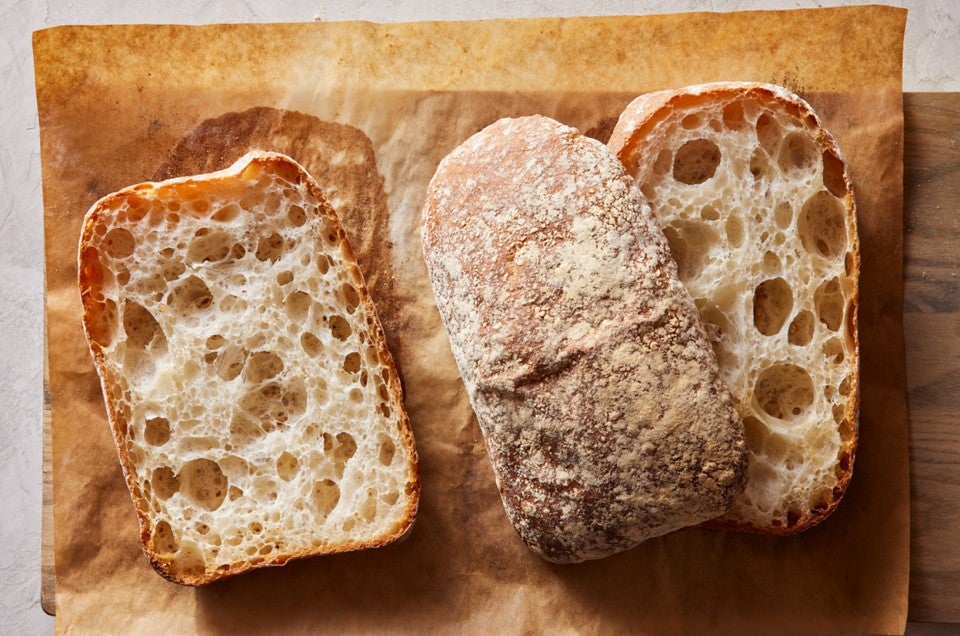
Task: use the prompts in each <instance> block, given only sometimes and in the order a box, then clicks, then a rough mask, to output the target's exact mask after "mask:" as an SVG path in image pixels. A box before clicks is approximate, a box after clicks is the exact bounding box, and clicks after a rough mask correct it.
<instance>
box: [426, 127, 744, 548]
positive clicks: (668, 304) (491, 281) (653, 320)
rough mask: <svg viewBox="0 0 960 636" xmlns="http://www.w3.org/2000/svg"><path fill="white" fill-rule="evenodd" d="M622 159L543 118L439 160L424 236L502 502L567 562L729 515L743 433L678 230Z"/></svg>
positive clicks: (525, 531) (491, 132) (489, 131)
mask: <svg viewBox="0 0 960 636" xmlns="http://www.w3.org/2000/svg"><path fill="white" fill-rule="evenodd" d="M631 184H632V180H631V179H630V178H629V177H628V176H627V175H626V174H625V171H624V169H623V166H622V165H621V164H620V163H619V162H618V161H617V159H616V157H615V156H614V155H613V153H611V152H610V151H609V150H608V149H607V148H606V147H604V146H603V144H601V143H600V142H597V141H595V140H592V139H588V138H587V137H584V136H582V135H580V134H579V133H578V132H577V131H576V130H574V129H572V128H568V127H566V126H562V125H560V124H558V123H557V122H555V121H552V120H550V119H547V118H544V117H539V116H536V117H528V118H521V119H506V120H500V121H498V122H496V123H494V124H493V125H491V126H489V127H488V128H486V129H484V130H483V131H481V132H479V133H477V134H476V135H474V136H473V137H471V138H470V139H468V140H467V141H466V142H465V143H463V144H462V145H461V146H460V147H459V148H457V149H456V150H454V151H453V152H452V153H451V154H450V155H449V156H448V157H446V158H445V159H444V160H443V161H442V162H441V163H440V165H439V167H438V169H437V171H436V174H435V175H434V177H433V179H432V180H431V182H430V185H429V188H428V192H427V198H426V203H425V206H424V209H423V217H422V225H421V236H422V241H423V250H424V256H425V259H426V264H427V267H428V270H429V274H430V280H431V282H432V285H433V289H434V292H435V295H436V300H437V307H438V309H439V311H440V315H441V317H442V319H443V321H444V323H445V325H446V328H447V330H448V333H449V337H450V344H451V347H452V350H453V353H454V356H455V358H456V361H457V364H458V366H459V369H460V372H461V374H462V376H463V379H464V383H465V386H466V390H467V393H468V396H469V399H470V401H471V404H472V406H473V408H474V411H475V413H476V415H477V420H478V422H479V425H480V428H481V430H482V433H483V436H484V439H485V442H486V445H487V450H488V451H489V454H490V458H491V460H492V465H493V469H494V474H495V477H496V480H497V484H498V486H499V489H500V493H501V495H502V498H503V503H504V506H505V509H506V512H507V515H508V517H509V518H510V521H511V522H512V523H513V525H514V527H515V528H516V530H517V532H518V533H519V534H520V536H521V537H522V538H523V540H524V541H526V543H527V544H528V545H529V546H530V547H531V548H532V549H533V550H534V551H536V552H537V553H538V554H540V555H541V556H542V557H544V558H546V559H549V560H551V561H555V562H560V563H566V562H576V561H583V560H586V559H595V558H599V557H603V556H606V555H609V554H612V553H614V552H617V551H620V550H624V549H627V548H630V547H631V546H634V545H636V544H637V543H639V542H641V541H644V540H645V539H648V538H650V537H654V536H657V535H661V534H664V533H666V532H670V531H671V530H674V529H677V528H680V527H683V526H687V525H691V524H696V523H700V522H702V521H705V520H707V519H710V518H713V517H715V516H717V515H719V514H721V513H722V512H723V511H725V510H726V509H727V508H728V507H729V506H730V504H731V503H732V502H733V499H734V497H735V495H736V494H737V493H738V492H739V491H740V489H741V488H742V486H743V482H744V478H745V475H744V471H745V468H746V450H745V442H744V440H743V429H742V425H741V422H740V420H739V417H738V416H737V413H736V410H735V409H734V407H733V404H732V402H731V399H730V395H729V392H728V391H727V389H726V387H725V386H724V385H723V382H722V380H721V378H720V376H719V372H718V369H717V364H716V360H715V359H714V356H713V353H712V351H711V350H710V345H709V343H708V341H707V339H706V336H705V334H704V333H703V331H702V328H701V326H700V322H699V319H698V318H697V315H696V308H695V307H694V305H693V303H692V301H691V299H690V296H689V295H688V294H687V293H686V291H685V290H684V289H683V286H682V284H681V283H680V281H679V279H678V278H677V273H676V267H675V265H674V263H673V261H672V260H671V259H670V257H669V252H668V248H667V243H666V241H665V239H664V236H663V233H662V231H661V230H660V229H659V227H658V226H657V224H656V221H655V220H654V218H653V216H652V215H651V213H650V210H649V208H648V207H647V206H646V204H645V203H644V202H643V199H642V198H641V197H640V195H639V193H638V192H637V191H636V190H634V189H633V188H632V187H631Z"/></svg>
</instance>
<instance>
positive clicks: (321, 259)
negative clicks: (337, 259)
mask: <svg viewBox="0 0 960 636" xmlns="http://www.w3.org/2000/svg"><path fill="white" fill-rule="evenodd" d="M332 264H333V263H332V261H331V260H330V257H329V256H327V255H326V254H320V255H318V256H317V269H318V270H319V271H320V273H321V274H326V273H327V271H329V270H330V266H331V265H332Z"/></svg>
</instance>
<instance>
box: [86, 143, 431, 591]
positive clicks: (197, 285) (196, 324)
mask: <svg viewBox="0 0 960 636" xmlns="http://www.w3.org/2000/svg"><path fill="white" fill-rule="evenodd" d="M79 286H80V295H81V301H82V304H83V324H84V330H85V333H86V335H87V339H88V341H89V345H90V349H91V352H92V354H93V358H94V361H95V363H96V367H97V371H98V373H99V374H100V378H101V381H102V387H103V395H104V398H105V401H106V407H107V414H108V417H109V421H110V426H111V429H112V432H113V436H114V440H115V442H116V445H117V449H118V452H119V456H120V463H121V466H122V468H123V472H124V475H125V478H126V482H127V485H128V487H129V489H130V492H131V495H132V497H133V502H134V506H135V509H136V513H137V518H138V520H139V523H140V538H141V541H142V544H143V549H144V551H145V552H146V554H147V556H148V557H149V559H150V561H151V563H152V564H153V566H154V567H155V568H156V570H157V571H158V572H159V573H160V574H162V575H163V576H165V577H166V578H168V579H170V580H172V581H175V582H177V583H183V584H188V585H200V584H204V583H209V582H211V581H214V580H217V579H220V578H223V577H225V576H229V575H233V574H237V573H239V572H243V571H245V570H248V569H251V568H255V567H261V566H267V565H281V564H283V563H285V562H287V561H288V560H290V559H294V558H299V557H305V556H311V555H316V554H325V553H332V552H343V551H347V550H355V549H360V548H367V547H375V546H382V545H385V544H387V543H390V542H392V541H395V540H397V539H399V538H400V537H402V536H404V535H405V534H406V533H407V532H408V531H409V530H410V528H411V525H412V523H413V520H414V516H415V514H416V511H417V506H418V501H419V479H418V468H417V455H416V450H415V447H414V441H413V435H412V432H411V429H410V425H409V422H408V419H407V416H406V413H405V411H404V407H403V399H402V394H401V388H400V381H399V378H398V376H397V373H396V370H395V368H394V365H393V361H392V358H391V356H390V352H389V351H388V350H387V348H386V345H385V343H384V338H383V334H382V332H381V329H380V324H379V322H378V320H377V314H376V311H375V309H374V306H373V304H372V302H371V300H370V298H369V295H368V293H367V290H366V288H365V286H364V283H363V278H362V276H361V274H360V271H359V269H358V267H357V264H356V262H355V260H354V257H353V254H352V251H351V249H350V246H349V245H348V243H347V241H346V238H345V236H344V233H343V231H342V229H341V228H340V224H339V222H338V220H337V217H336V214H335V213H334V211H333V209H332V208H331V207H330V206H329V205H328V204H327V203H326V201H325V200H324V199H323V196H322V195H321V193H320V189H319V187H318V186H317V184H316V182H314V180H313V179H312V178H311V177H310V176H309V175H308V174H307V173H306V172H305V171H304V170H303V169H302V168H301V167H300V166H299V165H298V164H297V163H295V162H294V161H293V160H291V159H289V158H288V157H286V156H283V155H279V154H273V153H257V152H255V153H250V154H248V155H246V156H244V157H242V158H241V159H239V160H238V161H237V162H236V163H235V164H233V165H232V166H231V167H229V168H227V169H225V170H222V171H219V172H215V173H211V174H206V175H200V176H195V177H184V178H177V179H171V180H168V181H164V182H160V183H143V184H140V185H136V186H133V187H130V188H126V189H124V190H121V191H120V192H117V193H114V194H111V195H108V196H107V197H104V198H103V199H101V200H100V201H98V202H97V203H96V204H95V205H94V206H93V207H92V208H91V210H90V211H89V212H88V213H87V216H86V218H85V219H84V224H83V232H82V236H81V238H80V245H79Z"/></svg>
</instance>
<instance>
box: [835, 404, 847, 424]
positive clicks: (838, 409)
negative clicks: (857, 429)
mask: <svg viewBox="0 0 960 636" xmlns="http://www.w3.org/2000/svg"><path fill="white" fill-rule="evenodd" d="M843 411H844V406H843V404H834V405H833V421H835V422H836V423H837V424H842V423H843Z"/></svg>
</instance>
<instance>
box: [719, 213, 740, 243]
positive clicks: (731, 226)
mask: <svg viewBox="0 0 960 636" xmlns="http://www.w3.org/2000/svg"><path fill="white" fill-rule="evenodd" d="M723 229H724V233H725V234H726V235H727V241H728V242H729V243H730V244H731V245H733V247H740V245H741V244H742V243H743V221H741V220H740V219H739V218H738V217H736V216H729V217H727V222H726V223H724V226H723Z"/></svg>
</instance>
